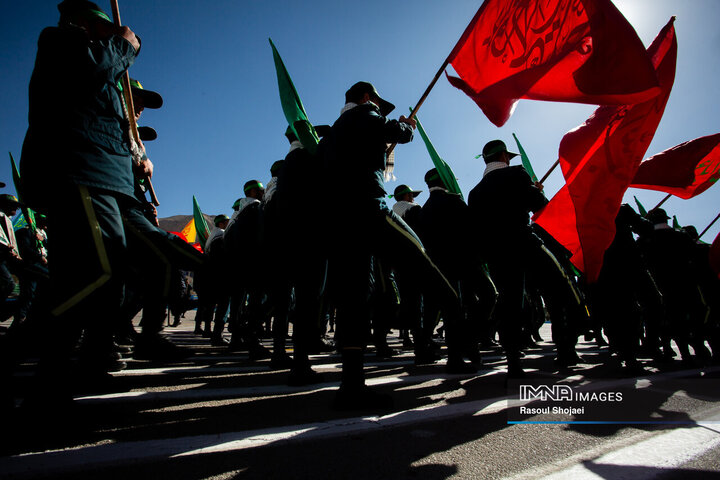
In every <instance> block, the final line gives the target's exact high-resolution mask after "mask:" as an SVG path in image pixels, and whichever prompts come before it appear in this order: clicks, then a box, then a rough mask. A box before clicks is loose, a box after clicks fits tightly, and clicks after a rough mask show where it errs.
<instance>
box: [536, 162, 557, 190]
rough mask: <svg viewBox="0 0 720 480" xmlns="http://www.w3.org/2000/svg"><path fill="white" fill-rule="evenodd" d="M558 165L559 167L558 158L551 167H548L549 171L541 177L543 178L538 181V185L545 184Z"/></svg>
mask: <svg viewBox="0 0 720 480" xmlns="http://www.w3.org/2000/svg"><path fill="white" fill-rule="evenodd" d="M558 165H560V159H559V158H558V159H557V160H555V163H553V164H552V167H550V170H548V171H547V173H546V174H545V175H543V177H542V178H541V179H540V181H539V182H538V183H539V184H540V185H542V184H543V183H545V180H547V178H548V177H549V176H550V174H551V173H552V172H553V170H555V169H556V168H557V166H558Z"/></svg>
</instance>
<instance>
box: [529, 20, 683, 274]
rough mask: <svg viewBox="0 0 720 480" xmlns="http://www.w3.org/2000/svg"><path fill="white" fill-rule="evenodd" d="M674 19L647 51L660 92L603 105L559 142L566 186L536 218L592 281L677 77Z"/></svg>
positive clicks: (598, 270) (598, 271)
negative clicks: (638, 99) (633, 102)
mask: <svg viewBox="0 0 720 480" xmlns="http://www.w3.org/2000/svg"><path fill="white" fill-rule="evenodd" d="M673 21H674V18H672V19H671V20H670V21H669V22H668V24H667V25H666V26H665V28H663V30H662V31H661V32H660V34H659V35H658V36H657V38H656V39H655V40H654V41H653V43H652V45H650V47H649V48H648V55H649V56H650V58H652V61H653V65H654V66H655V68H656V71H657V77H658V79H659V81H660V87H661V89H662V92H661V93H660V95H658V96H657V97H655V98H653V99H651V100H648V101H646V102H643V103H640V104H636V105H625V106H620V107H611V106H603V107H600V108H598V109H597V110H596V111H595V113H594V114H593V115H592V116H591V117H590V118H589V119H588V120H587V121H586V122H585V123H584V124H583V125H581V126H579V127H577V128H576V129H574V130H572V131H570V132H568V133H567V134H566V135H565V137H563V139H562V142H560V152H559V156H560V165H561V167H562V170H563V174H564V175H565V182H566V183H565V186H563V188H562V189H560V191H559V192H558V193H557V194H556V195H555V196H554V197H553V199H552V200H551V201H550V203H548V205H547V206H546V207H545V208H544V209H543V210H542V211H541V212H539V213H538V214H537V215H535V218H534V220H535V222H537V223H538V224H539V225H540V226H542V227H543V228H544V229H545V230H547V231H548V232H549V233H550V234H551V235H552V236H553V237H555V238H556V239H557V240H558V241H559V242H560V243H562V244H563V245H564V246H565V248H567V249H568V250H570V251H571V252H572V253H573V257H572V262H573V263H574V264H575V266H576V267H578V268H579V269H580V270H582V271H583V272H584V273H585V276H586V278H587V280H588V281H589V282H594V281H595V280H597V277H598V275H599V274H600V268H601V267H602V260H603V255H604V253H605V250H606V249H607V247H608V246H609V245H610V244H611V243H612V240H613V238H614V236H615V216H616V215H617V213H618V210H619V209H620V204H621V202H622V198H623V195H624V194H625V191H626V190H627V188H628V186H629V185H630V182H631V181H632V179H633V177H634V176H635V172H636V171H637V168H638V166H639V165H640V162H641V161H642V158H643V156H644V155H645V152H646V151H647V148H648V146H649V145H650V142H651V141H652V138H653V136H654V135H655V130H656V129H657V126H658V123H660V118H662V114H663V111H664V110H665V104H666V103H667V99H668V97H669V96H670V90H671V89H672V85H673V82H674V80H675V60H676V58H677V40H676V38H675V28H674V26H673Z"/></svg>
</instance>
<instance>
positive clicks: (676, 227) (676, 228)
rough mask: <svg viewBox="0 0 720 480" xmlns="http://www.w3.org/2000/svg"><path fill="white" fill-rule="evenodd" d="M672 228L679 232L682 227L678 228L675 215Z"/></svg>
mask: <svg viewBox="0 0 720 480" xmlns="http://www.w3.org/2000/svg"><path fill="white" fill-rule="evenodd" d="M673 228H674V229H675V230H680V229H681V228H682V227H681V226H680V222H678V219H677V217H676V216H675V215H673Z"/></svg>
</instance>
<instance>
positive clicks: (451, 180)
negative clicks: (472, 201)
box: [410, 108, 465, 199]
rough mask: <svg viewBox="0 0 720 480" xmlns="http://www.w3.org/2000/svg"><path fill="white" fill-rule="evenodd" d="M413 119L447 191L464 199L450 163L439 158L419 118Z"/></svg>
mask: <svg viewBox="0 0 720 480" xmlns="http://www.w3.org/2000/svg"><path fill="white" fill-rule="evenodd" d="M410 113H412V108H411V109H410ZM415 120H416V121H417V129H418V132H420V136H421V137H422V139H423V142H425V147H426V148H427V151H428V153H429V154H430V158H431V159H432V162H433V164H434V165H435V168H436V169H437V171H438V174H439V175H440V179H441V180H442V182H443V184H444V185H445V188H447V190H448V192H451V193H457V194H458V195H460V198H463V199H464V198H465V197H463V194H462V192H461V191H460V186H459V185H458V183H457V178H455V174H454V173H453V171H452V168H450V165H448V164H447V163H446V162H445V160H443V159H442V158H440V155H438V153H437V150H435V147H434V146H433V144H432V143H431V142H430V139H429V138H428V136H427V133H425V129H424V128H423V126H422V124H421V123H420V119H419V118H418V117H417V116H416V117H415Z"/></svg>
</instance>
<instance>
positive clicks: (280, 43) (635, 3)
mask: <svg viewBox="0 0 720 480" xmlns="http://www.w3.org/2000/svg"><path fill="white" fill-rule="evenodd" d="M57 3H58V2H57V1H54V0H52V1H45V0H32V1H30V0H28V1H24V2H12V5H9V4H8V5H6V6H5V8H4V9H3V15H2V16H1V17H0V38H1V43H0V45H1V46H2V48H0V65H2V68H1V69H0V85H2V88H1V89H0V99H1V103H0V105H2V113H1V115H2V117H1V118H2V123H1V125H0V126H1V127H2V128H0V149H4V150H5V151H11V152H13V155H14V156H15V158H16V159H19V156H20V149H21V146H22V141H23V137H24V134H25V130H26V128H27V88H28V81H29V79H30V74H31V72H32V67H33V62H34V58H35V52H36V42H37V37H38V35H39V33H40V31H41V30H42V28H44V27H45V26H49V25H55V24H56V23H57V19H58V12H57V8H56V5H57ZM96 3H98V4H99V5H100V6H101V7H102V8H103V9H105V10H106V11H107V12H108V13H109V12H110V4H109V2H108V1H107V0H99V1H98V2H96ZM615 4H616V5H617V6H618V7H619V8H620V10H621V11H622V12H623V13H624V14H625V15H626V17H627V18H628V20H629V21H630V23H631V24H632V25H633V26H634V27H635V29H636V30H637V32H638V35H639V36H640V38H641V39H642V41H643V43H644V44H645V45H646V46H647V45H649V44H650V42H652V40H653V39H654V38H655V36H656V34H657V33H658V32H659V31H660V29H661V28H662V27H663V26H664V25H665V23H666V22H667V21H668V19H669V18H670V16H672V15H676V16H677V21H676V23H675V26H676V31H677V36H678V47H679V50H678V68H677V75H676V80H675V86H674V88H673V92H672V94H671V96H670V100H669V102H668V105H667V108H666V110H665V116H664V118H663V120H662V121H661V123H660V127H659V128H658V131H657V133H656V135H655V138H654V140H653V142H652V144H651V145H650V148H649V150H648V152H647V155H646V157H647V156H650V155H653V154H655V153H658V152H660V151H662V150H665V149H666V148H669V147H672V146H674V145H677V144H678V143H681V142H684V141H687V140H690V139H693V138H696V137H700V136H704V135H709V134H714V133H718V132H720V120H719V119H718V110H719V109H718V107H719V106H720V89H718V87H717V84H718V79H719V78H720V54H719V53H718V52H720V29H718V28H717V25H718V24H720V1H717V0H688V1H678V0H618V1H616V2H615ZM479 5H480V1H477V0H474V1H467V0H453V1H452V2H438V1H430V0H425V1H406V0H398V1H390V2H388V1H377V0H367V1H364V2H344V1H337V0H334V1H329V0H327V1H325V0H323V1H309V2H291V1H288V2H278V1H273V0H266V1H251V0H243V1H237V0H216V1H214V2H207V1H199V0H193V1H191V0H175V1H171V0H162V1H152V0H120V10H121V14H122V20H123V23H124V24H126V25H128V26H130V27H131V28H132V29H133V30H134V31H135V32H136V33H137V34H138V35H139V36H140V37H141V38H142V41H143V48H142V51H141V53H140V55H139V56H138V59H137V61H136V63H135V65H134V66H133V67H132V68H131V70H130V73H131V76H132V77H134V78H137V79H139V80H140V81H141V82H142V83H143V84H144V86H145V87H146V88H148V89H151V90H156V91H158V92H160V93H161V94H162V95H163V97H164V99H165V106H164V107H163V108H162V109H160V110H146V112H145V113H144V114H143V118H142V119H141V122H140V123H141V125H150V126H153V127H154V128H155V129H156V130H157V131H158V134H159V138H158V139H157V140H156V141H154V142H149V143H148V145H147V148H148V153H149V156H150V158H151V159H152V161H153V162H154V164H155V177H154V178H153V182H154V185H155V189H156V191H157V193H158V196H159V198H160V201H161V203H162V205H161V206H160V207H159V209H158V212H159V215H160V216H161V217H167V216H171V215H179V214H190V213H191V211H192V195H193V194H194V195H196V196H197V199H198V202H199V203H200V206H201V208H202V209H203V211H204V212H205V213H208V214H212V215H215V214H220V213H226V214H229V213H230V212H231V205H232V203H233V202H234V200H235V199H236V198H238V197H240V196H242V194H241V192H242V185H243V184H244V183H245V182H246V181H247V180H249V179H252V178H256V179H259V180H261V181H263V182H267V181H268V180H269V178H270V174H269V168H270V165H271V164H272V163H273V162H274V161H275V160H278V159H280V158H283V157H284V156H285V154H286V153H287V146H288V145H287V141H286V140H285V138H284V136H283V132H284V130H285V128H286V123H285V119H284V117H283V114H282V109H281V107H280V101H279V98H278V93H277V83H276V78H275V70H274V66H273V61H272V53H271V49H270V46H269V44H268V41H267V39H268V37H272V39H273V41H274V42H275V44H276V46H277V48H278V50H279V52H280V54H281V55H282V57H283V59H284V61H285V64H286V66H287V68H288V70H289V72H290V75H291V76H292V78H293V81H294V83H295V86H296V88H297V89H298V92H299V93H300V96H301V98H302V100H303V103H304V104H305V108H306V110H307V112H308V115H309V117H310V120H311V121H312V122H313V123H315V124H323V123H326V124H331V123H332V122H334V121H335V119H336V118H337V117H338V115H339V110H340V108H341V107H342V105H343V103H344V92H345V90H347V88H348V87H349V86H350V85H352V84H353V83H355V82H356V81H358V80H367V81H370V82H373V83H374V84H375V86H376V87H377V89H378V91H379V92H380V94H381V95H382V96H383V97H385V98H387V99H388V100H390V101H392V102H393V103H395V105H397V107H398V109H397V110H396V111H395V112H393V114H392V116H395V117H397V116H398V115H400V114H407V108H408V107H410V106H412V105H414V104H415V103H416V102H417V100H418V99H419V97H420V96H421V94H422V92H423V91H424V90H425V88H426V86H427V85H428V83H429V82H430V80H431V79H432V77H433V76H434V74H435V72H436V71H437V69H438V68H439V66H440V65H441V64H442V62H443V61H444V59H445V57H446V56H447V55H448V54H449V53H450V50H451V49H452V47H453V46H454V45H455V43H456V41H457V40H458V38H459V36H460V35H461V33H462V31H463V30H464V29H465V27H466V25H467V24H468V22H469V21H470V19H471V18H472V16H473V15H474V13H475V11H476V10H477V8H478V7H479ZM58 74H59V75H61V74H62V72H58ZM61 94H62V92H58V95H61ZM595 108H596V107H593V106H588V105H574V104H559V103H548V102H534V101H526V100H524V101H521V102H520V104H519V105H518V107H517V109H516V111H515V113H514V115H513V117H512V118H511V119H510V121H509V122H508V123H507V124H506V125H505V126H503V127H502V128H497V127H495V126H493V125H492V124H491V123H490V122H489V121H488V120H487V119H486V118H485V117H484V115H483V114H482V112H481V111H480V110H479V109H478V108H477V106H476V105H475V104H474V103H473V102H472V101H471V100H470V99H469V98H468V97H466V96H465V95H464V94H463V93H461V92H460V91H459V90H456V89H455V88H453V87H451V86H450V85H449V83H448V82H447V80H445V79H444V78H441V79H440V81H439V82H438V84H437V86H436V87H435V89H434V90H433V91H432V92H431V94H430V96H429V98H428V100H427V101H426V102H425V105H423V107H422V108H421V109H420V112H419V117H420V119H421V121H422V122H423V125H424V126H425V128H426V130H427V132H428V135H429V136H430V139H431V140H432V141H433V143H434V144H435V147H436V149H437V150H438V152H439V153H440V155H441V156H442V157H443V158H444V159H445V160H446V161H447V162H448V163H449V164H450V165H451V167H452V168H453V169H454V171H455V173H456V176H457V177H458V181H459V184H460V187H461V189H462V190H463V192H464V193H466V194H467V192H468V191H469V190H470V189H471V188H472V187H473V186H474V185H475V184H476V183H477V182H478V181H479V179H480V177H481V175H482V170H483V168H484V165H483V164H482V161H481V160H475V159H474V157H475V155H477V154H478V153H480V151H481V150H482V146H483V145H484V144H485V142H487V141H488V140H491V139H493V138H500V139H502V140H504V141H505V142H506V143H508V145H511V144H512V142H513V140H512V133H513V132H514V133H516V134H517V135H518V137H519V138H520V140H521V141H522V143H523V146H524V147H525V149H526V151H527V152H528V154H529V155H530V158H531V160H532V162H533V165H534V168H535V171H536V173H538V175H542V174H543V173H544V172H545V171H547V169H548V168H549V167H550V166H551V165H552V163H553V162H554V161H555V159H556V158H557V150H558V145H559V142H560V140H561V139H562V137H563V135H564V134H565V133H566V132H567V131H568V130H570V129H572V128H574V127H576V126H578V125H580V124H581V123H582V122H584V121H585V119H586V118H587V117H588V116H589V115H590V114H591V113H592V112H593V110H594V109H595ZM3 155H5V154H4V153H3ZM431 167H432V164H431V161H430V159H429V157H428V155H427V152H426V150H425V147H424V145H423V144H422V141H421V140H420V138H419V135H418V136H416V139H415V141H413V143H411V144H409V145H401V146H399V147H398V148H397V151H396V168H395V173H396V175H397V177H398V182H401V183H407V184H409V185H411V186H413V187H415V188H422V189H424V190H426V188H425V186H424V185H423V181H422V179H423V175H424V173H425V172H426V171H427V170H428V169H429V168H431ZM0 180H2V181H3V182H5V183H6V184H8V187H7V188H6V189H5V190H4V191H5V192H10V193H12V192H14V188H13V187H12V180H11V176H10V167H9V161H8V160H7V159H6V160H4V161H2V160H0ZM562 182H563V178H562V174H561V172H560V170H559V169H558V170H556V171H555V172H554V173H553V174H552V175H551V177H550V179H549V180H548V181H547V182H546V193H547V194H548V195H549V196H551V195H552V194H554V193H555V192H556V191H557V190H558V189H559V188H560V186H561V185H562ZM395 185H396V183H394V182H393V183H389V184H388V185H387V190H388V191H390V192H391V191H392V190H393V189H394V187H395ZM338 193H339V192H338V190H337V186H335V185H318V186H317V187H316V188H313V189H311V190H309V191H308V198H307V199H306V200H309V201H319V202H323V201H332V199H333V198H334V197H335V195H336V194H338ZM633 195H636V196H637V197H638V198H639V199H640V201H641V202H643V204H644V205H645V206H646V207H647V208H651V207H653V206H654V205H655V204H657V202H659V201H660V200H661V199H662V198H663V197H664V195H665V194H663V193H660V192H651V191H645V190H635V189H631V190H630V191H629V192H628V195H626V201H627V200H629V201H630V202H632V196H633ZM426 198H427V192H424V193H423V194H421V195H420V197H418V201H419V202H420V203H423V202H424V200H425V199H426ZM390 203H392V201H390ZM632 203H633V205H634V202H632ZM665 207H666V209H667V211H668V213H670V215H673V214H675V215H677V216H678V219H679V221H680V223H681V224H683V225H688V224H694V225H696V226H697V227H698V229H702V228H704V227H705V226H706V225H707V224H708V223H709V222H710V221H711V220H712V219H713V218H714V217H715V215H717V213H718V211H720V186H718V185H716V186H714V187H713V188H711V189H710V190H708V191H707V192H705V193H703V194H701V195H700V196H699V197H697V198H695V199H691V200H681V199H678V198H674V197H673V198H672V199H671V200H669V201H668V202H667V203H666V204H665ZM719 230H720V224H716V226H714V227H713V228H712V229H711V230H710V232H708V234H706V236H705V237H703V239H704V240H706V241H711V240H712V239H713V238H714V237H715V235H717V233H718V231H719Z"/></svg>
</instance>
